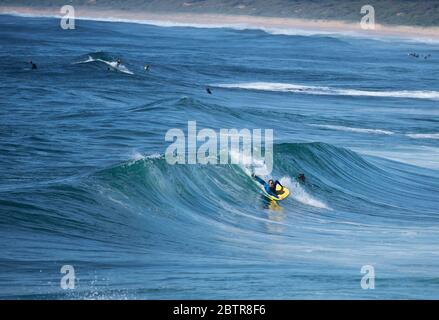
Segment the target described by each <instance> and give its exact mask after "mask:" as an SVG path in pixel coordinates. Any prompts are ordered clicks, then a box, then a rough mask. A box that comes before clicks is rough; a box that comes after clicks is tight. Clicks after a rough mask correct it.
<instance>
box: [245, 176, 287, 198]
mask: <svg viewBox="0 0 439 320" xmlns="http://www.w3.org/2000/svg"><path fill="white" fill-rule="evenodd" d="M252 177H253V179H255V180H256V181H257V182H259V183H260V184H261V185H262V186H263V187H264V189H265V192H267V193H268V194H269V195H270V196H273V197H275V198H277V199H279V196H278V194H281V193H283V188H284V186H283V185H282V184H281V183H280V182H279V181H278V180H276V181H274V180H273V179H270V180H268V182H265V181H264V179H261V178H260V177H258V176H257V175H255V174H254V173H252ZM278 185H279V186H280V187H281V189H280V191H279V190H276V187H277V186H278Z"/></svg>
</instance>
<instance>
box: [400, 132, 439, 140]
mask: <svg viewBox="0 0 439 320" xmlns="http://www.w3.org/2000/svg"><path fill="white" fill-rule="evenodd" d="M406 136H407V137H410V138H412V139H435V140H438V139H439V133H408V134H406Z"/></svg>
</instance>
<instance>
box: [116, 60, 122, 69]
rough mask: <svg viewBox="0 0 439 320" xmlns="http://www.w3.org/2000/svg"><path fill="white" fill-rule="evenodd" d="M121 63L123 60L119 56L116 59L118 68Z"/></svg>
mask: <svg viewBox="0 0 439 320" xmlns="http://www.w3.org/2000/svg"><path fill="white" fill-rule="evenodd" d="M121 63H122V60H120V58H118V59H117V60H116V68H119V66H120V65H121Z"/></svg>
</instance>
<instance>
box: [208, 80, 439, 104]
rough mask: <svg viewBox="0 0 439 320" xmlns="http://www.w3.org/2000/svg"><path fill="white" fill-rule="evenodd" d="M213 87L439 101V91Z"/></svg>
mask: <svg viewBox="0 0 439 320" xmlns="http://www.w3.org/2000/svg"><path fill="white" fill-rule="evenodd" d="M212 86H216V87H220V88H228V89H245V90H260V91H276V92H292V93H301V94H312V95H333V96H362V97H384V98H411V99H427V100H439V91H422V90H414V91H410V90H401V91H367V90H356V89H343V88H331V87H324V86H304V85H298V84H293V83H278V82H243V83H230V84H213V85H212Z"/></svg>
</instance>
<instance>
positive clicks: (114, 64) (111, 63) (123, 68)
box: [75, 56, 134, 74]
mask: <svg viewBox="0 0 439 320" xmlns="http://www.w3.org/2000/svg"><path fill="white" fill-rule="evenodd" d="M94 61H99V62H103V63H105V64H107V65H109V66H110V67H111V68H112V69H113V70H116V71H120V72H122V73H126V74H134V73H133V72H132V71H130V70H129V69H128V68H127V67H126V66H125V65H123V64H120V65H119V66H118V65H117V62H116V61H107V60H104V59H99V58H96V59H95V58H93V57H92V56H88V58H87V59H85V60H84V61H79V62H76V63H75V64H82V63H89V62H94Z"/></svg>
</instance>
